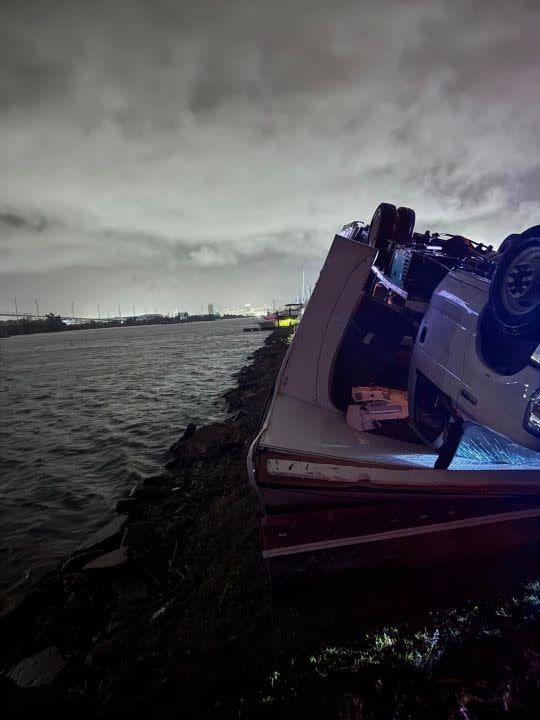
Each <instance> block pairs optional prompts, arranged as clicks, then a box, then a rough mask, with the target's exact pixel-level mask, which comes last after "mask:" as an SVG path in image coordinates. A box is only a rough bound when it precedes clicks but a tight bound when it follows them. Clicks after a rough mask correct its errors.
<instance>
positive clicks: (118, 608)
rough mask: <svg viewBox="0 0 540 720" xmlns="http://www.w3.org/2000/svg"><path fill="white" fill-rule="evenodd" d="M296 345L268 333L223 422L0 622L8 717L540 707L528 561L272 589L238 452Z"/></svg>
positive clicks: (535, 599) (414, 712)
mask: <svg viewBox="0 0 540 720" xmlns="http://www.w3.org/2000/svg"><path fill="white" fill-rule="evenodd" d="M286 347H287V346H286V343H285V341H284V338H283V337H281V336H279V335H277V334H272V335H271V336H269V337H268V339H267V342H266V344H265V345H264V346H263V347H262V348H261V349H260V350H258V351H257V352H256V353H255V355H254V358H253V362H252V364H251V365H250V366H248V367H246V368H244V369H243V370H242V371H241V372H240V373H239V375H238V383H237V386H236V387H235V388H233V389H231V391H230V392H228V393H227V394H226V402H227V406H228V409H229V410H230V416H229V419H228V421H227V422H223V423H214V424H213V425H210V426H206V427H204V428H199V429H195V428H193V427H188V428H186V431H185V433H184V436H183V437H182V438H179V440H178V442H177V443H175V444H174V445H173V446H172V448H171V451H170V453H169V455H168V457H167V458H166V459H165V463H166V471H164V473H163V474H162V475H159V476H156V477H154V478H150V479H149V480H146V481H145V482H144V483H143V484H142V485H140V486H137V487H136V488H134V489H133V491H132V493H131V494H130V495H129V497H125V498H121V499H120V500H119V502H118V505H117V518H115V520H114V521H113V522H112V523H110V524H109V525H108V526H107V527H106V528H104V529H103V531H102V532H101V533H98V534H97V535H96V536H94V537H93V538H89V540H88V541H87V542H86V543H84V544H83V545H82V546H80V547H79V548H78V549H77V550H76V551H75V553H74V554H73V555H72V556H71V557H70V558H69V559H67V560H66V562H65V563H64V564H63V566H62V567H61V568H59V569H58V570H57V571H56V572H54V573H52V574H50V575H49V576H47V577H46V578H45V579H44V580H43V582H42V583H41V584H40V586H39V587H38V588H37V590H36V591H35V592H34V593H32V594H31V595H30V596H29V597H27V598H26V599H25V600H24V601H23V602H22V603H21V604H20V605H19V606H18V607H17V608H15V609H14V610H13V611H12V612H11V613H9V615H8V616H6V617H4V618H3V619H2V620H1V621H0V633H1V637H0V666H1V668H2V671H3V675H2V677H0V686H1V697H2V701H3V710H5V709H6V708H7V709H8V710H9V712H10V713H11V716H13V715H14V714H15V713H20V712H21V711H24V710H33V711H37V710H40V711H41V712H43V710H48V709H51V710H53V709H55V710H56V709H58V708H60V707H61V708H62V709H65V708H69V709H70V710H73V711H75V712H77V713H78V714H79V715H80V716H82V717H86V716H87V717H96V716H103V717H105V716H108V715H112V714H113V713H114V714H116V715H121V716H123V715H126V714H130V715H133V714H136V715H139V714H140V713H142V712H148V713H150V712H151V713H153V714H154V715H156V714H157V715H158V716H160V715H171V716H176V715H183V716H185V717H201V716H202V717H206V716H216V717H231V718H232V717H236V718H238V717H245V718H250V717H255V716H257V717H278V716H280V717H293V716H294V717H298V715H300V716H302V717H306V716H310V717H316V718H318V717H321V718H322V717H325V718H334V717H335V718H351V719H352V718H387V717H403V718H405V717H426V718H427V717H445V718H450V717H470V718H475V717H488V716H489V717H498V716H500V717H508V716H509V714H510V716H511V717H533V716H534V717H536V716H537V714H538V711H539V709H540V690H539V683H540V654H539V649H540V625H539V624H538V612H539V609H540V599H539V595H540V583H538V582H536V581H535V571H536V566H535V563H533V564H532V567H527V568H526V567H525V566H523V567H520V568H518V565H517V564H516V563H515V562H508V563H507V564H505V565H504V566H503V565H499V566H498V567H496V568H491V570H490V569H488V568H485V570H486V573H487V571H488V570H490V572H489V573H488V574H489V575H490V576H494V577H495V578H496V581H497V583H498V584H495V585H489V586H488V584H487V581H486V582H483V581H482V582H478V580H479V578H480V573H479V572H478V568H473V567H471V568H456V569H454V572H450V571H448V570H447V569H445V571H444V572H443V573H441V575H440V577H437V576H436V574H435V573H434V572H431V573H417V574H413V573H410V572H409V573H405V572H399V571H397V570H396V571H394V572H393V573H391V574H388V573H387V574H386V575H382V574H376V573H371V574H368V573H364V574H363V575H362V577H361V578H360V579H358V578H354V579H343V580H342V581H340V582H339V583H338V582H337V581H332V583H326V584H322V585H318V586H314V587H310V588H305V587H303V588H302V587H301V588H298V587H297V588H294V589H291V588H285V589H282V590H281V591H279V592H278V591H277V589H276V588H271V587H270V585H269V583H268V581H267V577H266V574H265V568H264V565H263V563H262V561H261V560H260V546H259V539H258V530H259V518H258V503H257V500H256V498H255V497H254V495H253V493H252V492H251V490H250V488H249V486H248V484H247V477H246V470H245V456H246V453H247V449H248V447H249V443H250V441H251V439H252V438H253V436H254V434H255V431H256V428H257V424H258V421H259V417H260V413H261V410H262V408H263V406H264V403H265V400H266V397H267V395H268V392H269V390H270V388H271V386H272V383H273V381H274V378H275V375H276V373H277V371H278V369H279V365H280V362H281V360H282V358H283V356H284V353H285V351H286ZM524 579H528V582H523V580H524ZM503 580H504V581H505V582H504V583H503ZM475 581H476V582H475ZM506 581H508V582H506ZM488 587H489V590H488ZM454 596H455V597H454ZM6 716H8V717H9V715H6Z"/></svg>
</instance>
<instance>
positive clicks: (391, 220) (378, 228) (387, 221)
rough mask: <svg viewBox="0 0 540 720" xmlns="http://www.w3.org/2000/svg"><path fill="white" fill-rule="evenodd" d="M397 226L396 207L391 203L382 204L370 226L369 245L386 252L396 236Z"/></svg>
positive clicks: (374, 214)
mask: <svg viewBox="0 0 540 720" xmlns="http://www.w3.org/2000/svg"><path fill="white" fill-rule="evenodd" d="M395 226H396V206H395V205H391V204H390V203H381V204H380V205H379V207H378V208H377V209H376V210H375V212H374V213H373V218H372V220H371V223H370V226H369V233H368V237H367V244H368V245H371V247H376V248H377V249H378V250H384V248H385V247H386V246H387V244H388V242H389V241H390V240H392V238H393V236H394V228H395Z"/></svg>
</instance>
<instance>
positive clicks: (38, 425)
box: [0, 320, 266, 594]
mask: <svg viewBox="0 0 540 720" xmlns="http://www.w3.org/2000/svg"><path fill="white" fill-rule="evenodd" d="M245 324H246V321H245V320H222V321H216V322H200V323H190V324H182V325H152V326H146V327H124V328H101V329H99V330H84V331H67V332H62V333H54V334H53V333H50V334H40V335H27V336H20V337H11V338H7V339H4V340H0V399H1V400H0V401H1V406H0V591H3V592H6V591H7V592H8V593H11V594H17V593H20V592H21V591H22V590H24V588H25V587H27V586H28V583H31V582H32V581H33V580H35V579H36V578H37V577H39V576H40V575H41V574H42V573H43V572H44V571H45V570H47V569H49V568H51V567H53V566H54V565H55V564H57V563H58V562H59V561H60V560H62V559H63V558H64V557H65V556H66V555H67V554H68V553H69V552H70V550H71V549H72V548H73V547H74V546H75V545H77V544H78V543H79V542H80V541H81V540H82V539H83V538H85V537H86V536H88V534H89V533H90V532H91V531H93V530H94V529H96V528H97V527H99V526H100V525H103V524H104V522H105V521H106V520H107V519H108V518H110V517H112V516H113V512H112V508H113V506H114V503H115V501H116V500H117V499H118V497H120V496H121V495H122V493H123V492H124V491H125V490H126V489H127V488H129V487H130V486H132V485H133V484H134V483H135V482H137V481H138V480H139V479H140V478H141V477H144V476H147V475H151V474H155V473H157V472H160V471H161V470H162V468H163V455H164V451H165V449H166V448H167V447H168V446H169V445H170V444H171V443H172V442H173V441H174V440H176V439H177V437H178V436H179V434H180V432H181V431H182V430H183V428H184V427H185V426H186V425H187V423H188V422H190V421H194V422H197V423H198V424H202V423H205V422H208V421H212V420H217V419H220V418H222V417H223V415H224V409H223V406H222V403H219V397H220V395H221V394H222V393H223V391H224V390H226V389H228V388H229V387H230V386H231V385H232V384H233V375H234V374H235V373H236V372H238V370H239V369H240V368H241V367H242V365H244V364H245V361H246V358H247V357H248V355H250V354H251V353H252V352H253V351H254V350H256V349H257V348H258V347H259V346H260V345H261V344H262V343H263V341H264V339H265V337H266V334H263V333H244V332H242V328H243V326H244V325H245Z"/></svg>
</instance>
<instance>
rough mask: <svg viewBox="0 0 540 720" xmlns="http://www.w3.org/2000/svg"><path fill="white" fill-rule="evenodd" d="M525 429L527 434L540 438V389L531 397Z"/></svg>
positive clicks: (524, 424)
mask: <svg viewBox="0 0 540 720" xmlns="http://www.w3.org/2000/svg"><path fill="white" fill-rule="evenodd" d="M523 427H524V428H525V430H526V431H527V432H530V433H532V434H533V435H538V437H540V388H539V389H538V390H537V391H536V392H535V393H533V394H532V395H531V399H530V400H529V404H528V405H527V412H526V414H525V421H524V423H523Z"/></svg>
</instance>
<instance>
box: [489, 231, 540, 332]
mask: <svg viewBox="0 0 540 720" xmlns="http://www.w3.org/2000/svg"><path fill="white" fill-rule="evenodd" d="M507 241H508V242H507ZM507 241H505V248H504V250H503V253H502V255H501V258H500V260H499V262H498V263H497V266H496V268H495V272H494V274H493V278H492V281H491V287H490V290H489V305H490V307H491V310H492V313H493V318H494V319H495V321H496V323H497V324H498V325H499V327H500V329H501V330H502V331H503V332H504V333H506V334H509V335H520V336H528V337H536V336H538V335H539V334H540V229H539V231H538V232H537V233H535V234H531V233H530V231H526V232H524V233H523V234H522V235H518V236H515V237H509V238H507Z"/></svg>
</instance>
